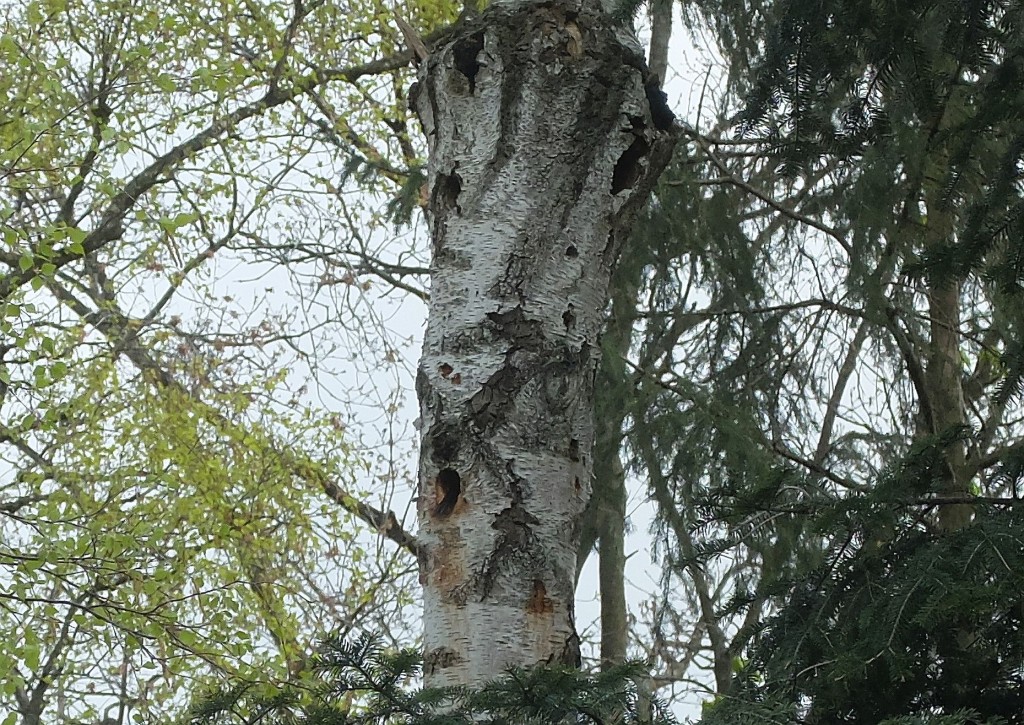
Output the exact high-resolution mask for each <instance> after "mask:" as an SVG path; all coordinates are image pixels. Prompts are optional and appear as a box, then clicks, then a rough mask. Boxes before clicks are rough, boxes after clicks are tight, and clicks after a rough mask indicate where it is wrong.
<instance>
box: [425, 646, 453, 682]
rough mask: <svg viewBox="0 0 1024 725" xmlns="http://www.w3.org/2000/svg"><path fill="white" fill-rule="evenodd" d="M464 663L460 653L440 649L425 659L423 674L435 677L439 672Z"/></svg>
mask: <svg viewBox="0 0 1024 725" xmlns="http://www.w3.org/2000/svg"><path fill="white" fill-rule="evenodd" d="M461 661H462V657H461V656H459V653H458V652H456V651H455V650H453V649H448V648H447V647H438V648H437V649H434V650H431V651H430V652H427V654H426V655H425V656H424V657H423V673H424V674H426V675H427V676H430V675H433V674H434V673H435V672H436V671H437V670H439V669H444V668H445V667H451V666H452V665H456V664H458V663H459V662H461Z"/></svg>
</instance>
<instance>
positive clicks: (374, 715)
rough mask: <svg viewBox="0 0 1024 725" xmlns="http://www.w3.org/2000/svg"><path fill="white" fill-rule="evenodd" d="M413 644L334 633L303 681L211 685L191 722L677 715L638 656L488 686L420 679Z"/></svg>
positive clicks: (645, 719) (651, 720)
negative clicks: (650, 684)
mask: <svg viewBox="0 0 1024 725" xmlns="http://www.w3.org/2000/svg"><path fill="white" fill-rule="evenodd" d="M421 666H422V660H421V657H420V654H419V652H418V651H417V650H414V649H404V650H397V651H395V650H388V649H386V648H384V647H383V646H382V644H381V640H380V639H379V638H376V637H369V636H363V637H359V638H356V639H352V640H345V639H342V638H340V637H335V636H328V637H326V638H325V639H324V640H323V641H322V642H321V644H320V647H319V649H318V651H317V653H316V654H315V655H314V656H313V658H312V660H311V662H310V667H309V670H308V672H309V674H310V675H311V677H310V678H309V680H308V681H307V682H306V683H305V684H303V685H299V684H288V685H285V686H282V687H281V688H279V689H277V690H273V691H267V690H266V688H255V687H251V686H247V685H236V686H232V687H228V688H227V689H224V690H222V691H219V692H214V693H211V694H209V695H207V696H206V697H205V698H203V699H202V700H200V701H199V702H198V703H197V704H196V705H195V706H193V708H192V711H191V714H190V717H189V723H190V724H191V725H229V724H234V723H246V724H247V725H255V724H256V723H261V724H262V725H285V724H286V723H287V724H292V723H294V724H296V725H298V724H299V723H305V724H306V725H357V724H359V725H477V724H479V723H491V724H492V725H506V724H507V725H513V724H514V725H551V724H553V723H565V724H568V723H577V724H579V725H584V724H586V725H603V724H605V723H616V724H618V725H627V724H629V723H635V724H636V725H640V724H641V723H643V724H645V725H672V723H674V722H675V720H674V719H673V718H672V717H671V716H670V715H669V714H668V713H667V712H666V711H665V710H664V708H663V706H662V705H661V704H660V703H658V702H656V701H652V700H649V699H644V700H643V701H641V700H640V699H639V698H638V696H637V688H636V686H635V685H634V680H635V678H637V677H638V676H640V674H641V672H642V667H641V666H640V665H638V664H636V663H632V664H627V665H621V666H617V667H613V668H610V669H607V670H605V671H603V672H601V673H598V674H595V675H588V674H585V673H582V672H579V671H577V670H572V669H568V668H564V667H544V666H541V667H537V668H534V669H531V670H518V669H516V670H510V671H509V672H508V674H507V675H506V676H505V677H504V678H502V679H500V680H498V681H495V682H492V683H490V684H488V685H485V686H484V687H482V688H480V689H477V690H471V689H468V688H443V689H440V688H434V689H420V688H417V687H415V684H414V683H415V682H416V681H417V680H418V679H419V677H420V675H421V672H422V670H421Z"/></svg>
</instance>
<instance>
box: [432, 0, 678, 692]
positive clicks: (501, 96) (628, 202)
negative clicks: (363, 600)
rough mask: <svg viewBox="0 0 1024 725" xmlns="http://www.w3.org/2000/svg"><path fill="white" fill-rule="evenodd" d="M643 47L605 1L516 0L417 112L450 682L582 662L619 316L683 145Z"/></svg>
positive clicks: (437, 639)
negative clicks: (583, 555)
mask: <svg viewBox="0 0 1024 725" xmlns="http://www.w3.org/2000/svg"><path fill="white" fill-rule="evenodd" d="M626 36H627V34H626V33H625V31H624V29H623V28H622V27H621V26H619V25H617V24H616V23H615V22H614V21H613V20H612V19H611V18H610V17H609V16H608V15H607V14H606V13H605V12H604V11H603V10H602V9H601V7H600V5H599V4H598V3H596V2H592V1H590V0H585V1H583V2H573V1H571V0H570V1H568V2H561V1H559V2H543V3H531V4H515V5H508V4H505V5H495V6H492V7H491V8H489V9H488V10H487V11H486V12H485V13H483V14H482V15H481V16H480V17H479V18H478V19H470V20H467V21H466V22H464V23H463V24H462V25H461V27H460V28H459V29H458V30H457V31H456V32H455V33H454V34H453V35H452V36H451V37H450V39H449V40H448V41H447V42H446V43H445V44H444V45H443V46H442V47H439V48H437V49H435V51H434V53H433V54H432V55H431V56H430V57H429V58H428V60H427V61H426V63H424V64H423V66H422V67H421V72H420V79H419V83H418V88H417V90H416V93H415V97H414V101H413V102H414V105H415V108H416V110H417V113H418V115H419V117H420V120H421V123H422V125H423V130H424V132H425V133H426V137H427V143H428V147H429V151H430V163H429V169H428V173H429V180H428V184H429V188H430V191H431V199H430V204H429V211H428V220H429V224H430V230H431V237H432V245H433V263H432V274H431V279H432V285H433V286H432V290H431V301H430V310H429V317H428V324H427V330H426V333H425V339H424V348H423V356H422V358H421V361H420V365H419V370H418V372H417V382H416V387H417V394H418V396H419V400H420V419H421V425H422V428H421V430H422V441H421V443H422V445H421V451H420V492H419V493H420V495H419V503H418V513H419V524H420V534H419V558H420V578H421V582H422V584H423V590H424V640H425V642H424V645H425V679H426V684H427V685H430V686H445V685H456V684H459V685H474V684H479V683H482V682H484V681H487V680H489V679H492V678H494V677H496V676H498V675H500V674H501V672H502V671H503V670H504V669H505V668H507V667H508V666H512V665H521V666H530V665H534V664H537V663H541V662H549V663H563V664H568V665H577V664H578V663H579V638H578V637H577V635H576V632H575V629H574V623H573V616H574V614H573V580H574V576H573V575H574V571H575V565H576V546H577V538H578V527H579V518H580V514H581V512H582V511H583V508H584V506H585V505H586V503H587V498H588V496H589V494H590V485H591V484H590V477H591V473H592V461H591V460H590V452H591V449H592V445H593V438H594V426H593V412H592V411H593V394H594V389H593V388H594V374H595V370H596V368H597V364H598V358H599V353H598V335H599V333H600V325H601V321H602V315H601V312H602V310H603V309H604V307H605V305H606V302H607V295H608V285H609V277H610V273H611V270H612V266H613V265H614V262H615V260H616V258H617V257H618V255H619V253H620V251H621V249H620V248H621V245H622V243H623V241H624V240H625V238H626V237H627V231H628V224H629V221H630V220H631V218H632V215H633V214H634V213H635V211H636V210H637V209H638V208H639V207H640V206H641V205H642V204H643V203H644V202H645V201H646V199H647V197H648V195H649V193H650V189H651V187H652V186H653V184H654V181H655V180H656V178H657V175H658V174H659V173H660V171H661V170H662V169H663V168H664V166H665V164H666V163H667V161H668V157H669V155H670V153H671V147H672V143H673V134H671V133H668V132H666V131H665V130H662V129H663V128H664V127H666V126H667V125H670V120H671V116H670V114H669V115H668V116H666V113H667V109H666V108H664V107H663V105H662V107H658V108H655V109H652V100H651V99H650V98H649V95H648V92H647V90H646V89H645V85H646V83H647V81H648V80H649V79H648V75H647V71H646V68H645V66H644V63H643V59H642V58H641V57H640V55H639V54H638V53H637V52H636V49H635V44H633V43H630V42H629V40H628V37H626ZM657 100H658V99H657V98H656V99H655V101H654V102H655V104H657ZM652 111H653V114H652ZM656 119H658V120H656ZM666 119H668V122H666Z"/></svg>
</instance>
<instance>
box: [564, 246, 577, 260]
mask: <svg viewBox="0 0 1024 725" xmlns="http://www.w3.org/2000/svg"><path fill="white" fill-rule="evenodd" d="M565 256H566V257H568V258H569V259H576V257H578V256H580V250H578V249H577V248H576V245H575V244H570V245H569V246H568V247H566V248H565Z"/></svg>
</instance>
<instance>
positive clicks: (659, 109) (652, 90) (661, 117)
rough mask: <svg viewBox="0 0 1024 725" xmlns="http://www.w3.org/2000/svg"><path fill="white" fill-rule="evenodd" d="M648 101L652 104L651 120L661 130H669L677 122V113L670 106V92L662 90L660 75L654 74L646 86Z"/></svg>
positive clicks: (645, 91)
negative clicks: (659, 81)
mask: <svg viewBox="0 0 1024 725" xmlns="http://www.w3.org/2000/svg"><path fill="white" fill-rule="evenodd" d="M644 93H645V94H646V95H647V103H648V104H650V106H651V120H652V121H653V122H654V127H655V128H656V129H658V130H659V131H668V130H669V129H670V128H672V124H673V123H675V122H676V114H674V113H672V109H671V108H669V107H668V94H666V93H665V91H663V90H661V87H660V85H659V84H658V77H657V76H652V77H651V78H649V79H648V80H647V84H646V85H645V86H644Z"/></svg>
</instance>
